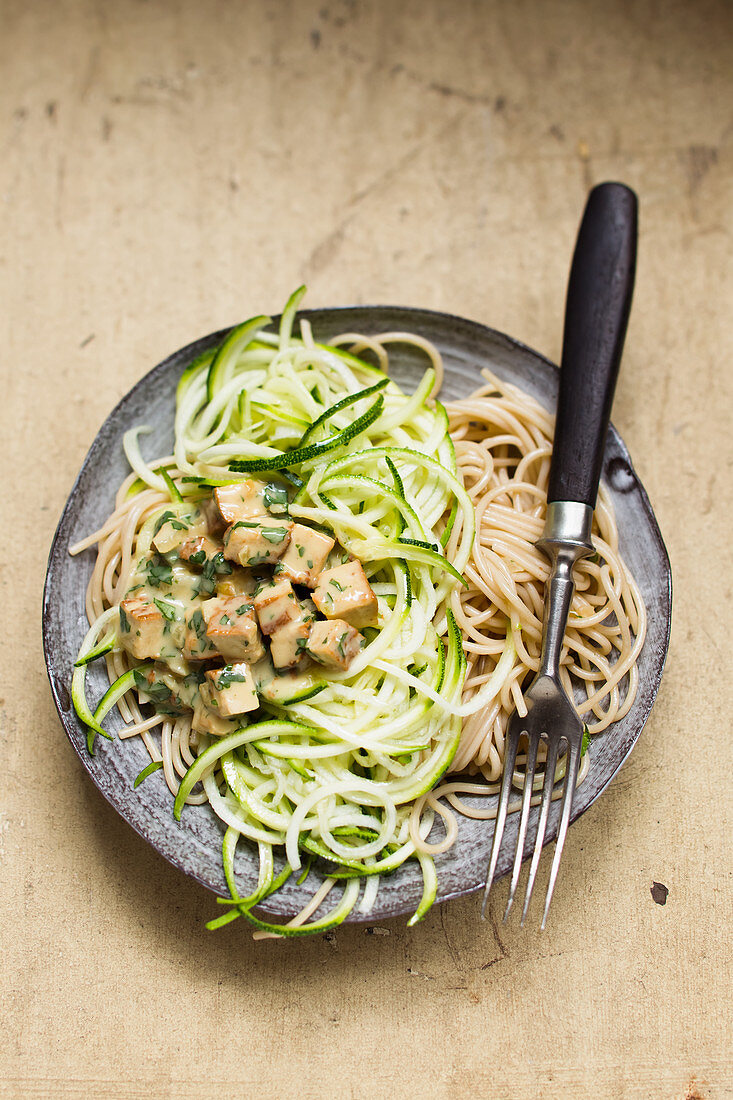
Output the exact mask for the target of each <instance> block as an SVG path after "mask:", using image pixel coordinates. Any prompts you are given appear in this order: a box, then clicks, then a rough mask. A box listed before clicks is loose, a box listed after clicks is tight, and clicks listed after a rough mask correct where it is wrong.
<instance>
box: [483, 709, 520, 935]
mask: <svg viewBox="0 0 733 1100" xmlns="http://www.w3.org/2000/svg"><path fill="white" fill-rule="evenodd" d="M518 745H519V733H518V732H516V725H515V724H514V721H513V720H511V721H510V723H509V726H508V728H507V735H506V742H505V746H506V747H505V754H504V774H503V776H502V779H501V792H500V794H499V805H498V807H497V811H496V823H495V825H494V843H493V844H492V846H491V859H490V860H489V870H488V872H487V875H486V886H485V887H484V901H483V905H482V906H481V917H482V919H483V917H484V915H485V913H486V905H487V902H488V900H489V891H490V890H491V884H492V882H493V881H494V871H495V870H496V862H497V860H498V858H499V849H500V848H501V842H502V839H503V837H504V826H505V825H506V813H507V806H508V805H509V792H510V791H511V789H512V777H513V775H514V764H515V762H516V759H517V746H518Z"/></svg>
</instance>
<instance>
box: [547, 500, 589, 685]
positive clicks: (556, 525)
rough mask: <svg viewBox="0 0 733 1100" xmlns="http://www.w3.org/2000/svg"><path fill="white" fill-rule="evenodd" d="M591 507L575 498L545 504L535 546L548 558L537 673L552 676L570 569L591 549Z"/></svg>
mask: <svg viewBox="0 0 733 1100" xmlns="http://www.w3.org/2000/svg"><path fill="white" fill-rule="evenodd" d="M592 522H593V509H592V508H590V507H589V506H588V505H587V504H578V503H577V502H576V501H566V500H556V501H553V502H552V503H550V504H548V506H547V518H546V520H545V529H544V531H543V533H542V537H541V538H540V539H538V541H537V546H538V547H539V548H540V549H541V550H542V551H543V552H544V553H545V554H546V555H547V557H548V558H549V559H550V565H551V568H550V576H549V578H548V581H547V589H546V595H545V615H544V621H543V624H542V655H541V658H540V668H539V673H538V675H539V676H542V675H545V676H551V677H553V678H556V677H557V675H558V672H559V668H560V653H561V651H562V642H563V636H564V634H565V627H566V625H567V621H568V615H569V613H570V604H571V603H572V599H573V592H574V591H575V581H574V580H573V569H574V568H575V564H576V562H577V561H578V560H579V559H580V558H584V557H586V556H587V555H588V554H592V553H593V544H592V542H591V538H590V532H591V524H592Z"/></svg>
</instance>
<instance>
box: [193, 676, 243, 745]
mask: <svg viewBox="0 0 733 1100" xmlns="http://www.w3.org/2000/svg"><path fill="white" fill-rule="evenodd" d="M191 726H192V728H193V729H195V730H201V731H202V732H203V733H213V735H214V736H215V737H224V736H225V735H226V734H227V733H233V732H234V730H236V728H237V722H235V721H233V720H232V719H231V718H225V717H224V715H222V714H220V713H219V708H218V706H217V705H216V702H215V699H214V691H213V689H212V687H211V684H210V683H208V681H207V682H206V683H203V684H201V686H200V687H199V697H198V699H197V700H196V705H195V706H194V708H193V718H192V719H191Z"/></svg>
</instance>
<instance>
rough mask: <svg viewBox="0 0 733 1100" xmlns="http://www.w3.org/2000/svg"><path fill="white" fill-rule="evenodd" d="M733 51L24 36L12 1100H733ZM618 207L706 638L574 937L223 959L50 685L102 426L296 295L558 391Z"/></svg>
mask: <svg viewBox="0 0 733 1100" xmlns="http://www.w3.org/2000/svg"><path fill="white" fill-rule="evenodd" d="M732 41H733V8H732V7H731V5H730V3H726V2H725V0H699V2H693V0H689V2H688V3H684V2H680V0H670V2H668V3H661V2H659V0H638V2H634V0H566V2H557V3H555V2H547V3H542V2H541V0H534V2H532V0H516V2H510V0H506V2H496V3H480V2H474V3H469V2H462V0H454V2H453V3H447V2H446V3H439V2H437V0H406V2H399V0H374V2H370V0H364V2H360V0H348V2H347V0H320V2H315V3H312V2H304V3H298V2H296V0H290V2H287V0H261V2H260V0H254V2H244V0H241V2H236V0H201V2H194V0H190V2H188V0H177V2H175V0H170V2H166V0H148V2H145V0H117V2H112V0H110V2H108V3H105V2H104V0H97V2H94V0H59V2H54V0H1V2H0V84H1V88H0V92H1V100H0V148H1V149H2V155H1V156H0V212H1V215H2V222H1V225H2V228H1V230H0V232H1V233H2V242H1V249H0V303H1V304H0V316H1V318H2V321H1V324H2V331H1V338H0V349H1V350H0V355H1V356H2V383H3V388H2V397H1V400H0V415H2V433H3V434H2V438H3V443H4V452H5V455H6V459H7V461H6V463H5V474H4V477H3V485H4V491H3V499H4V505H3V514H4V523H3V527H2V540H3V541H2V550H1V551H0V562H1V563H2V596H3V598H2V604H1V610H0V615H2V626H1V628H0V636H1V637H2V639H3V646H2V650H3V659H2V662H1V663H0V668H1V672H0V675H2V681H3V688H2V695H3V700H2V724H1V729H0V737H1V738H2V758H3V761H4V779H3V781H2V783H0V805H1V812H0V875H1V876H2V894H1V896H0V907H1V912H2V921H1V923H0V928H1V931H0V943H1V948H2V954H1V956H0V957H1V959H2V964H1V966H0V971H1V974H2V978H1V981H2V987H3V993H2V1013H3V1025H2V1035H3V1041H2V1045H1V1046H0V1094H1V1095H3V1096H10V1097H26V1096H30V1097H47V1096H48V1097H56V1096H62V1097H113V1098H116V1097H121V1098H132V1097H145V1098H148V1097H176V1096H187V1097H197V1098H198V1097H219V1096H228V1097H254V1096H258V1097H263V1098H268V1100H269V1098H275V1100H279V1098H290V1097H293V1098H298V1100H300V1098H303V1100H305V1098H311V1097H314V1098H315V1097H328V1096H343V1097H352V1098H361V1097H377V1098H381V1097H386V1098H389V1097H412V1096H429V1097H450V1098H453V1097H456V1098H460V1097H464V1096H465V1097H472V1096H487V1097H488V1096H492V1097H493V1096H497V1097H510V1098H520V1100H524V1098H526V1100H534V1098H537V1097H592V1098H596V1097H599V1098H605V1097H608V1098H611V1097H613V1098H617V1097H644V1098H646V1097H653V1098H657V1097H664V1098H675V1100H676V1098H679V1100H683V1098H686V1100H692V1098H699V1097H714V1098H718V1097H724V1096H730V1095H732V1094H733V1062H732V1059H731V1045H730V1015H729V998H730V989H729V969H730V961H731V951H730V914H731V895H730V870H731V863H730V857H731V848H730V835H731V798H730V793H729V786H728V784H729V777H730V765H731V754H730V747H729V745H730V741H729V727H730V721H729V718H728V717H727V715H726V707H728V708H730V706H731V703H733V699H731V692H730V686H729V682H728V680H726V675H729V674H730V672H731V662H730V656H729V648H730V632H729V628H730V583H731V582H730V576H731V556H730V549H729V542H730V537H731V521H730V504H731V488H730V482H731V473H730V465H731V444H730V429H731V423H730V414H731V373H732V372H731V351H732V348H731V324H730V315H731V267H730V260H731V228H732V225H731V200H732V198H733V193H732V188H731V179H732V172H731V168H732V166H733V159H732V156H731V138H732V137H733V114H732V112H731V107H732V106H733V96H732V92H733V80H732V78H731V72H732V71H733V49H732V48H731V43H732ZM604 178H620V179H623V180H625V181H627V182H628V183H630V184H631V185H632V186H633V187H635V188H636V189H637V191H638V193H639V195H640V197H641V241H640V257H639V271H638V282H637V292H636V299H635V306H634V311H633V316H632V320H631V326H630V330H629V336H628V342H627V352H626V356H625V361H624V368H623V371H622V378H621V381H620V386H619V392H618V399H617V403H616V408H615V414H614V419H615V422H616V424H617V425H618V427H619V429H620V430H621V432H622V434H623V436H624V437H625V439H626V441H627V443H628V445H629V447H630V449H631V451H632V454H633V455H634V457H635V462H636V464H637V467H638V469H639V472H640V474H641V475H642V477H643V479H644V480H645V483H646V485H647V487H648V489H649V492H650V496H651V498H652V501H653V503H654V506H655V508H656V509H657V512H658V516H659V519H660V523H661V526H662V529H663V532H664V534H665V536H666V539H667V542H668V545H669V549H670V554H671V558H672V562H673V567H674V575H675V585H676V604H675V621H674V630H673V639H672V647H671V650H670V654H669V661H668V667H667V672H666V676H665V679H664V682H663V685H662V689H661V692H660V696H659V700H658V703H657V705H656V707H655V710H654V713H653V715H652V718H651V720H650V722H649V724H648V727H647V729H646V730H645V732H644V735H643V736H642V738H641V741H640V743H639V745H638V746H637V748H636V749H635V751H634V753H633V755H632V757H631V759H630V761H629V762H628V764H627V765H626V766H625V767H624V769H623V771H622V773H621V774H620V776H619V777H618V779H617V781H616V782H614V783H613V785H612V786H611V788H610V789H609V791H608V792H607V793H606V795H605V796H604V797H603V798H602V799H600V800H599V802H597V803H596V804H595V806H594V807H593V808H592V809H591V810H590V811H589V812H588V813H587V814H586V815H585V817H584V818H583V819H582V820H581V821H580V822H579V823H578V824H577V825H576V826H574V827H573V829H572V830H571V835H570V837H569V841H568V844H567V849H566V855H565V858H564V865H563V870H562V876H561V880H560V886H559V889H558V892H557V895H556V899H555V902H554V906H553V912H552V919H551V923H550V927H549V928H548V930H547V931H546V932H545V933H544V934H541V933H540V932H539V930H538V929H537V927H536V925H535V923H534V922H531V924H530V927H529V928H527V929H526V930H525V931H523V932H520V931H519V929H518V927H517V926H516V924H515V923H511V924H510V925H509V926H502V925H501V924H500V923H499V914H500V911H501V904H502V901H503V900H504V898H505V896H506V883H502V884H501V886H500V888H499V889H498V890H497V897H496V899H495V904H494V908H493V909H492V919H491V920H490V921H489V922H487V923H485V924H482V923H480V922H479V920H478V903H477V900H476V899H475V898H471V899H468V900H465V901H462V902H457V903H453V904H450V905H446V906H444V907H441V908H438V909H436V910H435V911H434V912H432V913H431V914H430V916H429V918H428V919H427V920H426V922H425V923H424V924H423V925H422V926H420V927H418V928H415V929H414V930H412V931H407V930H406V929H405V928H404V927H403V925H402V923H401V922H399V921H398V922H392V923H390V924H389V925H388V926H384V927H378V928H375V929H374V930H373V931H371V932H370V930H369V929H366V930H365V929H364V928H363V927H362V928H355V929H350V928H345V929H343V930H340V931H338V932H337V933H336V934H335V935H333V936H328V937H323V938H317V939H314V940H313V941H311V942H296V943H294V944H283V943H264V944H259V945H257V944H254V943H253V942H252V941H251V939H250V938H249V937H248V934H247V929H246V928H245V927H239V926H237V925H233V926H231V927H230V928H228V929H226V930H224V931H222V932H220V933H219V934H218V935H209V934H207V933H205V932H204V930H203V922H204V921H205V920H206V919H207V918H208V917H210V916H211V914H212V912H213V908H214V907H213V905H212V899H211V897H210V896H209V895H208V894H207V893H206V892H205V891H204V890H203V889H201V888H199V887H198V886H197V885H195V884H194V883H192V882H190V881H188V880H186V879H184V878H183V877H182V876H180V875H179V874H178V873H177V872H175V871H174V870H173V869H172V868H170V867H169V866H168V865H167V864H165V863H164V862H163V861H162V860H161V859H160V858H159V857H158V856H157V855H155V853H153V852H152V851H150V850H149V849H148V848H147V847H146V845H145V844H144V843H143V842H142V841H141V840H139V839H138V837H137V836H135V835H133V834H132V832H131V830H130V829H129V828H128V827H127V826H126V825H124V824H123V823H122V822H121V821H120V820H118V818H117V817H116V815H115V814H114V813H113V812H112V810H111V809H110V808H109V807H108V806H107V804H106V803H105V802H104V801H103V800H102V798H101V797H100V796H99V795H98V794H97V792H96V790H95V789H94V788H93V787H92V785H91V783H90V782H89V781H88V779H87V778H86V776H85V775H84V773H83V772H82V769H81V767H80V765H79V762H78V760H77V759H76V757H75V755H74V754H73V752H72V751H71V749H70V747H69V745H68V743H67V741H66V738H65V736H64V734H63V731H62V728H61V725H60V723H59V720H58V718H57V716H56V713H55V711H54V708H53V704H52V701H51V697H50V692H49V689H48V685H47V682H46V677H45V671H44V666H43V661H42V656H41V646H40V623H39V611H40V599H41V585H42V581H43V575H44V568H45V559H46V554H47V552H48V546H49V543H50V540H51V537H52V535H53V531H54V528H55V525H56V522H57V520H58V516H59V512H60V510H61V508H62V505H63V503H64V500H65V498H66V495H67V493H68V491H69V489H70V487H71V484H72V481H73V478H74V475H75V473H76V471H77V469H78V467H79V465H80V463H81V461H82V458H83V456H84V454H85V452H86V450H87V448H88V446H89V444H90V443H91V440H92V438H93V437H94V434H95V432H96V430H97V428H98V426H99V425H100V423H101V421H102V420H103V418H104V417H105V416H106V414H107V412H108V411H109V410H110V408H111V407H112V405H113V404H114V403H115V402H116V401H117V399H118V398H119V397H120V396H121V395H122V394H123V393H124V392H125V391H126V390H127V389H128V387H129V386H131V385H132V383H133V382H135V381H136V380H137V379H138V378H139V377H140V376H141V375H142V374H143V373H144V372H145V371H147V370H148V369H149V368H150V367H151V366H152V365H153V364H155V363H156V362H158V361H159V360H160V359H161V358H163V357H164V356H165V355H166V354H167V353H169V352H170V351H172V350H173V349H175V348H177V347H179V346H181V345H182V344H185V343H187V342H188V341H190V340H192V339H194V338H195V337H196V336H198V335H199V334H201V333H205V332H210V331H212V330H213V329H216V328H219V327H222V326H225V325H229V324H231V323H233V322H235V321H237V320H239V319H241V318H243V317H245V316H247V315H249V314H251V313H253V312H259V311H277V310H278V309H279V307H280V305H281V303H282V302H283V301H284V299H285V297H286V296H287V294H288V293H289V291H290V290H291V289H292V288H293V287H294V286H296V285H297V284H298V283H299V282H300V281H302V280H304V281H306V282H307V283H308V284H309V288H310V293H309V297H308V304H310V305H311V306H319V305H327V304H346V303H353V302H390V303H402V304H413V305H420V306H427V307H433V308H437V309H446V310H450V311H453V312H456V313H459V314H464V315H466V316H468V317H472V318H475V319H478V320H481V321H485V322H487V323H489V324H491V325H493V326H495V327H497V328H500V329H503V330H505V331H507V332H510V333H512V334H514V335H515V336H517V337H519V338H520V339H522V340H524V341H525V342H527V343H529V344H530V345H533V346H535V347H537V348H539V349H540V350H541V351H543V352H545V353H548V354H549V355H551V356H553V357H557V355H558V353H559V343H560V336H561V318H562V308H563V299H564V284H565V278H566V272H567V266H568V262H569V256H570V251H571V248H572V243H573V237H574V233H575V229H576V225H577V222H578V219H579V216H580V211H581V209H582V205H583V202H584V198H585V193H586V190H587V188H588V187H589V186H590V185H591V184H592V183H594V182H596V181H599V180H601V179H604ZM545 867H546V864H545ZM653 881H657V882H661V883H663V884H665V885H666V886H667V887H668V888H669V898H668V900H667V903H666V905H665V906H664V907H662V906H661V905H659V904H656V903H655V901H654V900H653V899H652V896H651V886H652V882H653Z"/></svg>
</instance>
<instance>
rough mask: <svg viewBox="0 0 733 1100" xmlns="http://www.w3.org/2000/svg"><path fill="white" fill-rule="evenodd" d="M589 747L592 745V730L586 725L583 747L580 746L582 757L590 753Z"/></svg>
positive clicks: (584, 727)
mask: <svg viewBox="0 0 733 1100" xmlns="http://www.w3.org/2000/svg"><path fill="white" fill-rule="evenodd" d="M589 745H590V730H589V729H588V727H587V726H585V725H584V726H583V740H582V742H581V745H580V755H581V756H585V754H586V752H587V751H588V746H589Z"/></svg>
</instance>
